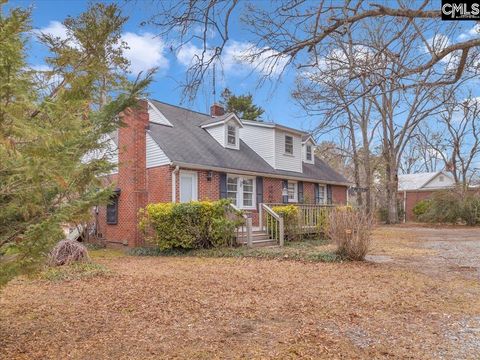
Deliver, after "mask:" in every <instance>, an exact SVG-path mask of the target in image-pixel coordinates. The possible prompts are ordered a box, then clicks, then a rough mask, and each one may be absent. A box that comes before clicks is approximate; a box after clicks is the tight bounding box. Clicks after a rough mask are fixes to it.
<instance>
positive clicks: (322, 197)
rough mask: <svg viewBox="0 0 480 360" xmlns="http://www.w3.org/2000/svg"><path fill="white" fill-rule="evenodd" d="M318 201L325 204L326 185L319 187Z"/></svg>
mask: <svg viewBox="0 0 480 360" xmlns="http://www.w3.org/2000/svg"><path fill="white" fill-rule="evenodd" d="M318 202H319V204H325V186H319V187H318Z"/></svg>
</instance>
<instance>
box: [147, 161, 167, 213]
mask: <svg viewBox="0 0 480 360" xmlns="http://www.w3.org/2000/svg"><path fill="white" fill-rule="evenodd" d="M172 171H173V167H171V166H170V165H164V166H157V167H153V168H148V169H147V192H148V201H147V202H148V203H149V204H151V203H160V202H171V201H172Z"/></svg>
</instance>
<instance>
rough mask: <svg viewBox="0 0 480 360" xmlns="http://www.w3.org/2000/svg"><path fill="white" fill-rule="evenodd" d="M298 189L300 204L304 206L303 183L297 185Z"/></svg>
mask: <svg viewBox="0 0 480 360" xmlns="http://www.w3.org/2000/svg"><path fill="white" fill-rule="evenodd" d="M297 189H298V202H299V203H300V204H303V181H299V182H298V184H297Z"/></svg>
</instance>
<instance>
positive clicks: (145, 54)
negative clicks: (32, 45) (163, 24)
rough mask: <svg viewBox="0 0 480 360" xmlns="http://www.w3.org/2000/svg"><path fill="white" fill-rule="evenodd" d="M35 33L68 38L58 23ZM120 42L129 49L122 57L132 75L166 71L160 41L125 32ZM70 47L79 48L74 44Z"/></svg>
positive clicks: (50, 24)
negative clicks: (125, 59)
mask: <svg viewBox="0 0 480 360" xmlns="http://www.w3.org/2000/svg"><path fill="white" fill-rule="evenodd" d="M35 33H37V34H39V33H45V34H50V35H53V36H55V37H59V38H60V39H62V40H65V39H66V38H67V36H68V35H67V29H66V28H65V26H64V25H63V24H62V23H61V22H59V21H50V23H49V24H48V26H46V27H44V28H41V29H39V30H37V31H35ZM121 40H122V41H124V42H126V43H127V44H128V47H129V48H128V49H125V51H124V55H125V57H126V58H127V59H128V60H129V61H130V70H131V71H132V72H133V73H139V72H140V71H146V70H148V69H151V68H153V67H158V68H159V70H165V69H168V67H169V62H168V59H167V58H166V57H165V47H166V46H165V43H164V42H163V41H162V39H160V38H158V37H155V36H154V35H153V34H150V33H143V34H135V33H132V32H126V33H123V34H122V39H121ZM70 45H71V46H74V47H77V48H78V47H79V46H78V45H76V44H74V43H72V44H70Z"/></svg>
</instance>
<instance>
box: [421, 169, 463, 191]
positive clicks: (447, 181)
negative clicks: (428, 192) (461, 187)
mask: <svg viewBox="0 0 480 360" xmlns="http://www.w3.org/2000/svg"><path fill="white" fill-rule="evenodd" d="M441 176H443V181H440V177H441ZM453 185H455V181H454V180H453V179H452V178H451V177H450V176H447V175H445V174H443V173H440V174H438V175H437V176H435V177H434V178H433V179H432V180H430V181H429V182H428V184H426V185H425V186H423V188H424V189H428V188H442V187H450V186H453Z"/></svg>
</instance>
